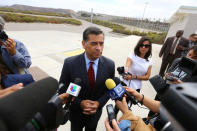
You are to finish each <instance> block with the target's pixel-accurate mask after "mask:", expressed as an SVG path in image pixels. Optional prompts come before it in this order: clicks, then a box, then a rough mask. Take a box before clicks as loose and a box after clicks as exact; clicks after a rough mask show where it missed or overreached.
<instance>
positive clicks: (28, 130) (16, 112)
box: [0, 77, 72, 131]
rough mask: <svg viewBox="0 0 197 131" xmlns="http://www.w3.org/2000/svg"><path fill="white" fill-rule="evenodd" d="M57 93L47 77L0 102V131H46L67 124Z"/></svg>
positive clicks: (54, 85)
mask: <svg viewBox="0 0 197 131" xmlns="http://www.w3.org/2000/svg"><path fill="white" fill-rule="evenodd" d="M60 85H61V84H60ZM60 85H59V90H60V89H61V88H64V87H63V86H62V87H61V86H60ZM57 90H58V82H57V80H55V79H53V78H51V77H48V78H45V79H43V80H40V81H37V82H34V83H31V84H29V85H27V86H25V87H24V88H22V89H20V90H18V91H16V92H14V93H11V94H9V95H7V96H5V97H3V98H1V99H0V131H8V130H9V131H18V130H19V131H48V130H52V129H55V128H57V127H58V126H59V125H60V124H64V123H65V122H67V121H66V120H67V116H68V112H66V111H65V110H64V109H63V104H62V100H61V99H60V98H59V97H58V96H59V94H58V93H57ZM71 98H72V96H71ZM68 110H69V109H68ZM65 119H66V120H65Z"/></svg>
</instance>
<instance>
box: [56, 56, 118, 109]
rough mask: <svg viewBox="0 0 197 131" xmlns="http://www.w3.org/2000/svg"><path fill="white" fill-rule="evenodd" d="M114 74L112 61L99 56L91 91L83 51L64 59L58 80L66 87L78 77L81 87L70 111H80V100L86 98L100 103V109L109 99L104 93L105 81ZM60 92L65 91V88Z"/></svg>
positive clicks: (105, 90) (105, 88) (105, 89)
mask: <svg viewBox="0 0 197 131" xmlns="http://www.w3.org/2000/svg"><path fill="white" fill-rule="evenodd" d="M114 75H115V65H114V62H113V61H112V60H110V59H108V58H106V57H104V56H101V57H100V58H99V63H98V70H97V76H96V82H95V84H94V90H93V91H91V90H90V89H91V88H90V85H89V82H88V73H87V69H86V65H85V58H84V53H83V54H80V55H77V56H73V57H69V58H67V59H65V61H64V66H63V69H62V73H61V76H60V81H59V82H60V83H64V84H65V87H66V88H67V87H68V85H69V84H70V82H74V80H75V79H76V78H80V79H81V80H82V82H81V85H80V86H81V87H82V88H81V91H80V93H79V95H78V97H77V98H75V100H74V102H73V104H72V105H71V111H73V110H75V112H76V111H80V112H81V111H82V110H81V107H80V103H81V101H82V100H86V99H89V100H94V101H98V102H99V103H100V105H99V109H101V108H102V107H103V106H104V105H105V104H106V102H107V101H108V100H109V97H108V96H107V93H106V92H107V87H106V86H105V81H106V79H108V78H113V77H114ZM61 92H62V93H63V92H66V89H65V90H63V91H61Z"/></svg>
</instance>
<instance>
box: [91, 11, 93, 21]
mask: <svg viewBox="0 0 197 131" xmlns="http://www.w3.org/2000/svg"><path fill="white" fill-rule="evenodd" d="M92 18H93V8H91V23H92Z"/></svg>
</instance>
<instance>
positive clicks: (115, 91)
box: [105, 77, 137, 105]
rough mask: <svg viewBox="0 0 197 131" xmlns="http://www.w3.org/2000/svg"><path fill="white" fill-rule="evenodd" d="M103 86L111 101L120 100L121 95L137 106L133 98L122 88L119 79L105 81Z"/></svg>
mask: <svg viewBox="0 0 197 131" xmlns="http://www.w3.org/2000/svg"><path fill="white" fill-rule="evenodd" d="M114 81H115V82H114ZM105 85H106V87H107V88H108V89H109V91H108V92H107V93H108V95H109V96H110V98H111V99H112V100H122V97H123V95H124V94H126V95H127V96H128V98H129V99H130V100H131V102H132V103H133V104H135V105H136V104H137V100H136V99H135V97H134V96H132V95H130V94H129V93H128V92H127V91H126V90H125V89H124V88H123V87H122V84H121V81H120V79H119V78H117V77H114V80H112V79H107V80H106V81H105Z"/></svg>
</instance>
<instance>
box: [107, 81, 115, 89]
mask: <svg viewBox="0 0 197 131" xmlns="http://www.w3.org/2000/svg"><path fill="white" fill-rule="evenodd" d="M105 85H106V87H107V89H108V90H111V89H113V88H114V87H116V83H115V82H114V80H112V79H107V80H106V81H105Z"/></svg>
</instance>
